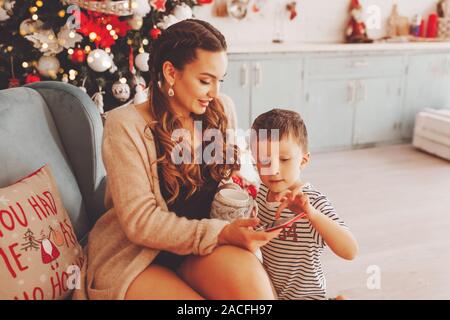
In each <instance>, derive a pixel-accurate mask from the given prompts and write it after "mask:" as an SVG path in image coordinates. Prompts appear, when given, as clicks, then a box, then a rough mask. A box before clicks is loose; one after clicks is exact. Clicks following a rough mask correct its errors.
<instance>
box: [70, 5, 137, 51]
mask: <svg viewBox="0 0 450 320" xmlns="http://www.w3.org/2000/svg"><path fill="white" fill-rule="evenodd" d="M80 18H81V19H80V20H81V24H80V28H79V29H78V30H77V32H79V33H81V34H83V35H85V36H86V37H89V35H90V34H91V33H92V32H94V33H95V34H96V35H97V37H96V38H95V40H94V43H95V44H96V45H97V47H99V48H109V47H112V46H113V45H114V44H115V43H116V40H115V39H114V36H113V35H111V32H112V31H113V32H115V34H116V35H117V36H118V37H124V36H126V34H127V32H128V30H130V29H131V26H130V25H129V24H128V22H127V21H120V20H119V17H118V16H114V15H106V14H102V13H98V12H92V11H88V13H87V14H85V13H83V12H81V13H80ZM108 25H111V27H112V28H111V30H108V29H107V26H108ZM113 34H114V33H113Z"/></svg>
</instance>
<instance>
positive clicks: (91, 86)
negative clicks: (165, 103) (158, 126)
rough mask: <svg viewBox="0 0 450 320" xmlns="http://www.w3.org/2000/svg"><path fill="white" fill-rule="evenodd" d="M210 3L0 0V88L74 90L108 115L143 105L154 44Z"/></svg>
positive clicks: (205, 0) (184, 0)
mask: <svg viewBox="0 0 450 320" xmlns="http://www.w3.org/2000/svg"><path fill="white" fill-rule="evenodd" d="M211 1H212V0H117V1H110V0H102V1H93V0H45V1H44V0H0V89H4V88H8V87H16V86H20V85H23V84H26V83H31V82H34V81H41V80H55V81H63V82H67V83H71V84H73V85H75V86H78V87H80V88H81V89H83V90H84V91H86V92H87V93H88V94H89V95H90V96H91V97H92V99H93V100H94V101H95V102H96V104H97V106H98V107H99V111H100V112H103V111H108V110H110V109H112V108H115V107H117V106H120V105H123V104H124V103H126V102H128V101H131V100H133V101H134V102H136V103H140V102H142V101H145V99H146V93H145V88H146V84H147V83H148V57H149V54H148V52H149V50H150V46H151V42H152V41H153V40H155V39H156V38H157V37H158V36H159V35H160V34H161V30H164V29H165V28H167V27H168V26H170V25H171V24H173V23H176V22H178V21H180V20H184V19H188V18H191V17H192V7H193V6H195V5H201V4H205V3H210V2H211Z"/></svg>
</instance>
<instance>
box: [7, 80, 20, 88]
mask: <svg viewBox="0 0 450 320" xmlns="http://www.w3.org/2000/svg"><path fill="white" fill-rule="evenodd" d="M16 87H20V80H19V79H17V78H11V79H9V83H8V88H16Z"/></svg>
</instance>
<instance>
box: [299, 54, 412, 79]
mask: <svg viewBox="0 0 450 320" xmlns="http://www.w3.org/2000/svg"><path fill="white" fill-rule="evenodd" d="M305 65H306V73H307V75H308V77H310V78H324V77H349V76H350V77H372V76H374V77H376V76H386V75H392V76H397V75H401V74H402V73H403V70H404V58H403V57H402V56H383V57H364V56H359V57H358V56H354V57H352V56H348V57H334V58H311V59H309V60H308V61H307V62H306V64H305Z"/></svg>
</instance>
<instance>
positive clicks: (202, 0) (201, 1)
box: [197, 0, 213, 5]
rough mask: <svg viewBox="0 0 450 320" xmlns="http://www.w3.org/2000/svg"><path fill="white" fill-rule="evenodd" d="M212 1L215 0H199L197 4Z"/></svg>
mask: <svg viewBox="0 0 450 320" xmlns="http://www.w3.org/2000/svg"><path fill="white" fill-rule="evenodd" d="M212 2H213V0H197V4H199V5H202V4H210V3H212Z"/></svg>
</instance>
